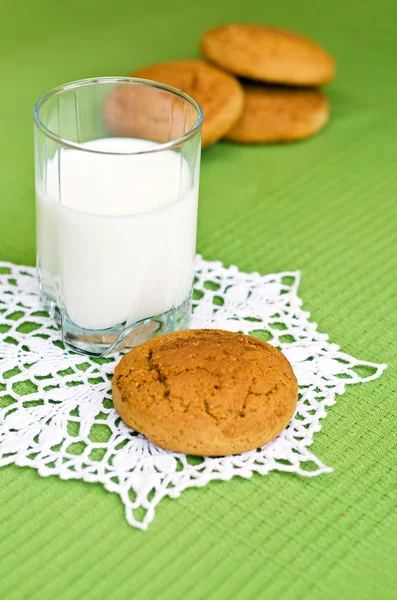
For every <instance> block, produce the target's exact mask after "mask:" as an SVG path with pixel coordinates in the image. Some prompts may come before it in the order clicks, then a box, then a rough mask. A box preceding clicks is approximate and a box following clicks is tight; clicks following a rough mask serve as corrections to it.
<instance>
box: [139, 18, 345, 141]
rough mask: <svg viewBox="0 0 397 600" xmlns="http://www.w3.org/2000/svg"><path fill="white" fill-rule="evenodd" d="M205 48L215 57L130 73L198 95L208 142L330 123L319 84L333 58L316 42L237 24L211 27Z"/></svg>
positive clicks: (286, 133)
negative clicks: (205, 60)
mask: <svg viewBox="0 0 397 600" xmlns="http://www.w3.org/2000/svg"><path fill="white" fill-rule="evenodd" d="M200 46H201V52H202V54H203V56H204V57H205V58H206V59H207V60H208V61H210V63H208V62H204V61H201V60H183V61H171V62H166V63H161V64H158V65H153V66H150V67H146V68H142V69H139V70H138V71H134V72H133V73H131V74H130V75H131V76H133V77H142V78H145V79H153V80H156V81H159V82H160V83H166V84H169V85H173V86H174V87H177V88H179V89H181V90H182V91H184V92H186V93H187V94H189V95H191V96H192V97H193V98H195V100H197V102H198V103H199V104H200V105H201V107H202V109H203V112H204V125H203V147H205V146H209V145H210V144H213V143H214V142H216V141H217V140H219V139H221V138H226V139H228V140H232V141H234V142H241V143H269V142H289V141H294V140H299V139H303V138H306V137H309V136H311V135H313V134H315V133H316V132H317V131H319V130H320V129H321V128H322V127H324V125H325V124H326V123H327V121H328V119H329V103H328V99H327V97H326V95H325V94H324V92H322V91H321V90H319V89H318V86H321V85H324V84H326V83H329V82H330V81H332V79H333V76H334V72H335V61H334V59H333V58H332V57H331V56H330V55H329V54H328V53H327V52H326V51H325V50H324V49H323V48H322V47H321V46H319V45H318V44H317V43H315V42H313V41H312V40H310V39H308V38H306V37H304V36H302V35H299V34H296V33H293V32H291V31H287V30H285V29H278V28H275V27H267V26H261V25H238V24H232V25H223V26H221V27H216V28H215V29H212V30H210V31H207V32H206V33H205V34H204V35H203V36H202V38H201V44H200ZM238 78H244V79H240V80H239V79H238Z"/></svg>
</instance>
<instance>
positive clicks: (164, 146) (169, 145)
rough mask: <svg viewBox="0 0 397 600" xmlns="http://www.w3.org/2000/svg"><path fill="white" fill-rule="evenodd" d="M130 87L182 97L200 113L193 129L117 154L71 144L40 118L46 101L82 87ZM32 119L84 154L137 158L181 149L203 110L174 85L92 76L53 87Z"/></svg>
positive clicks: (39, 102)
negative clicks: (178, 135)
mask: <svg viewBox="0 0 397 600" xmlns="http://www.w3.org/2000/svg"><path fill="white" fill-rule="evenodd" d="M106 83H107V84H117V83H119V84H131V85H143V86H146V87H152V88H156V89H159V90H163V91H166V92H169V93H171V94H174V95H176V96H179V97H180V98H182V99H183V100H185V101H186V102H188V103H189V104H191V105H192V106H193V107H194V108H195V109H196V111H197V120H196V122H195V124H194V125H193V127H191V128H190V129H189V131H187V132H186V133H185V134H184V135H182V136H180V137H178V138H176V139H175V140H171V141H169V142H164V143H159V144H158V145H157V146H156V148H147V149H142V150H135V151H132V152H114V151H111V150H99V149H96V148H89V147H87V146H84V145H83V144H84V143H86V142H83V143H78V142H72V141H71V140H67V139H66V138H63V137H61V136H59V135H57V134H56V133H54V132H52V131H51V130H50V129H48V127H46V125H44V123H43V121H42V120H41V118H40V114H39V113H40V109H41V107H42V106H43V105H44V104H45V103H46V102H47V100H49V99H51V98H53V97H54V96H59V95H60V94H62V93H63V92H66V91H69V90H73V89H75V88H79V87H86V86H91V85H92V86H94V85H102V84H106ZM33 119H34V122H35V125H36V126H37V127H38V128H39V129H40V131H42V133H44V135H46V136H47V137H49V138H50V139H52V140H54V141H55V142H57V143H59V144H61V145H62V146H65V147H66V148H73V149H74V150H80V151H82V152H92V153H94V154H114V155H119V156H123V155H124V156H128V155H135V154H136V155H137V154H154V153H156V152H161V151H163V150H172V149H173V148H176V147H178V146H181V145H182V144H184V143H185V142H186V141H187V140H189V139H191V138H192V137H193V136H194V135H195V134H196V133H197V132H198V131H199V130H200V128H201V126H202V124H203V120H204V115H203V110H202V108H201V106H200V104H199V103H198V102H196V100H194V98H192V97H191V96H189V94H186V93H185V92H182V91H181V90H179V89H178V88H175V87H173V86H171V85H167V84H165V83H159V82H157V81H152V80H151V79H141V78H139V77H89V78H87V79H79V80H76V81H71V82H70V83H65V84H62V85H59V86H57V87H55V88H52V89H51V90H49V91H48V92H46V93H45V94H43V95H42V96H41V97H40V98H39V99H38V100H37V102H36V104H35V105H34V109H33Z"/></svg>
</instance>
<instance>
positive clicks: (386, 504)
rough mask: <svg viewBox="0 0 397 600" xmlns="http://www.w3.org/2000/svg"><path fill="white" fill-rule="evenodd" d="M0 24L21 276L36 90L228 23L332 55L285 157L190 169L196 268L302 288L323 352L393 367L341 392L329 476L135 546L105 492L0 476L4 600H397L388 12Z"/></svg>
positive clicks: (7, 10) (37, 18)
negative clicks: (302, 130) (336, 347)
mask: <svg viewBox="0 0 397 600" xmlns="http://www.w3.org/2000/svg"><path fill="white" fill-rule="evenodd" d="M3 4H4V6H2V25H3V27H2V35H1V38H0V45H1V52H0V63H1V73H2V93H1V96H0V107H1V114H2V139H3V140H4V141H3V143H2V146H1V151H0V172H1V178H0V260H7V261H12V262H14V263H21V264H34V261H35V249H34V201H33V195H34V186H33V139H32V116H31V110H32V106H33V104H34V102H35V101H36V100H37V98H38V97H39V96H40V95H41V94H42V93H44V92H45V91H47V90H48V89H50V88H52V87H54V86H56V85H58V84H61V83H64V82H67V81H72V80H75V79H81V78H84V77H90V76H96V75H119V74H124V73H128V72H130V71H132V70H134V69H136V68H138V67H141V66H143V65H146V64H150V63H153V62H156V61H159V60H165V59H170V60H171V59H177V58H180V59H182V58H189V57H195V56H197V55H198V38H199V36H200V35H201V33H202V31H203V30H205V29H206V28H208V27H211V26H213V25H216V24H218V23H223V22H226V21H247V22H249V21H253V22H264V23H271V24H275V25H280V26H284V27H291V28H293V29H295V30H297V31H299V32H302V33H305V34H307V35H309V36H312V37H313V38H314V39H316V40H317V41H319V42H320V43H322V44H324V46H325V47H326V48H327V49H328V50H329V51H330V52H331V53H333V54H334V55H335V56H336V59H337V64H338V72H337V76H336V80H335V82H334V83H333V84H331V85H330V86H329V87H327V93H328V94H329V97H330V101H331V108H332V115H331V122H330V124H329V125H328V126H327V128H326V129H325V130H324V131H323V132H322V133H321V134H319V135H318V136H317V137H315V138H313V139H311V140H308V141H306V142H302V143H296V144H293V145H292V144H291V145H288V146H283V145H277V146H263V147H248V146H247V147H242V146H238V145H234V144H231V143H219V144H217V145H216V146H213V147H211V148H208V149H207V150H206V151H204V153H203V158H202V171H201V174H202V176H201V192H200V215H199V232H198V251H199V252H200V253H201V254H202V255H203V256H204V257H205V258H206V259H207V260H221V261H223V262H224V263H225V264H226V265H230V264H236V265H238V267H239V269H241V270H242V271H246V272H250V271H259V272H260V273H268V272H281V271H295V270H298V269H300V270H301V271H302V284H301V288H300V295H301V297H303V298H304V299H305V302H304V306H303V308H304V309H305V310H310V312H311V313H312V314H313V315H315V318H316V321H317V322H318V323H319V328H320V331H327V332H328V333H329V334H330V338H331V341H337V342H338V343H341V344H342V345H343V349H344V350H345V351H346V352H347V353H349V354H352V355H354V356H356V357H359V358H369V359H370V360H373V361H375V362H378V363H388V365H389V366H388V368H387V369H386V371H385V373H384V374H383V375H382V377H381V379H379V380H376V381H373V382H371V383H368V384H366V385H363V386H351V387H349V389H348V390H347V391H346V394H345V395H344V396H343V398H341V399H340V401H339V402H338V403H337V404H336V405H335V406H333V407H331V408H330V410H329V416H328V418H327V419H326V421H325V422H324V426H323V429H322V431H321V433H320V434H319V435H318V436H317V437H316V438H315V442H314V444H313V446H312V447H311V449H312V450H313V452H314V453H315V454H316V455H317V456H318V457H320V459H322V460H323V461H324V462H326V463H327V464H330V465H332V466H333V468H334V472H333V473H331V474H327V475H323V476H322V477H316V478H312V479H302V478H299V477H296V476H294V475H292V474H289V473H271V474H270V475H269V476H268V477H266V478H263V477H260V476H254V477H253V478H252V479H251V480H248V481H246V480H243V479H240V478H235V479H234V480H232V481H230V482H229V483H228V484H227V485H224V484H223V483H222V482H212V483H211V484H210V485H208V486H206V487H205V488H203V489H197V490H187V491H186V492H185V493H184V494H183V495H182V496H181V498H180V499H179V500H178V501H177V502H175V501H172V500H167V499H166V500H164V502H163V503H162V504H161V505H160V506H159V508H158V511H157V517H156V520H155V521H154V522H153V524H152V526H151V528H150V530H149V531H147V532H140V531H137V530H133V529H131V528H130V527H128V525H127V524H126V523H125V520H124V515H123V509H122V506H121V504H120V503H119V501H118V499H117V497H116V496H115V495H112V494H108V493H106V492H105V491H104V490H103V488H102V487H101V486H99V485H87V484H85V483H83V482H77V481H68V482H64V481H60V480H58V479H57V478H55V477H50V478H48V480H45V479H43V478H40V477H39V476H38V475H37V473H35V472H34V471H33V470H31V469H24V468H18V467H15V466H7V467H4V468H2V469H0V498H1V502H0V530H1V542H0V544H1V550H2V552H1V556H2V565H1V597H2V598H4V599H6V600H20V599H21V598H29V599H30V600H37V599H43V598H44V599H47V598H48V599H53V598H58V599H61V600H66V599H68V600H69V599H75V598H76V599H77V598H79V599H80V598H84V600H91V599H97V598H106V597H108V598H111V599H112V600H113V599H115V600H118V599H124V598H126V597H133V598H134V600H141V599H144V600H146V599H152V598H156V600H163V599H164V600H165V599H167V600H168V599H169V598H172V599H173V600H186V599H188V600H190V599H193V600H195V599H197V600H198V599H204V598H205V599H209V600H226V599H231V598H233V599H236V598H237V599H238V600H240V599H241V600H251V599H256V598H262V597H266V598H269V599H273V598H274V599H282V600H285V599H288V600H289V599H292V600H295V599H298V598H304V599H305V600H308V599H309V600H311V599H317V598H322V599H332V598H335V599H336V598H338V599H340V598H342V599H345V598H348V599H350V598H360V599H372V598H382V600H383V599H388V598H393V597H394V595H395V587H396V584H397V580H396V572H397V571H396V567H397V564H396V563H397V553H396V539H397V518H396V512H395V505H396V476H397V467H396V460H395V456H396V450H397V441H396V439H397V438H396V434H395V431H396V422H397V418H396V400H397V370H396V369H397V343H396V326H397V314H396V312H397V311H396V296H397V283H396V282H397V279H396V272H397V234H396V219H397V203H396V197H397V176H396V166H395V165H396V139H397V119H396V105H397V87H396V83H395V50H396V21H397V7H396V3H395V2H394V1H392V0H379V1H377V2H375V0H371V1H370V0H365V1H363V0H350V1H349V2H346V1H345V0H335V1H334V2H332V3H325V2H322V1H321V0H305V1H304V2H293V1H291V0H279V1H278V2H274V3H263V2H260V1H259V0H246V1H244V2H237V0H230V1H229V2H227V3H226V2H222V1H221V0H203V1H202V2H199V3H196V4H192V3H186V2H183V1H182V0H175V1H174V2H172V3H164V2H160V1H159V0H153V1H152V2H151V3H150V5H149V4H147V3H137V2H133V1H131V0H128V1H127V0H114V2H112V3H110V2H105V1H104V0H95V1H94V0H83V1H79V0H69V1H68V2H60V1H54V0H51V1H50V0H38V1H37V2H36V3H34V4H32V3H30V2H28V1H27V0H21V1H20V2H5V3H3Z"/></svg>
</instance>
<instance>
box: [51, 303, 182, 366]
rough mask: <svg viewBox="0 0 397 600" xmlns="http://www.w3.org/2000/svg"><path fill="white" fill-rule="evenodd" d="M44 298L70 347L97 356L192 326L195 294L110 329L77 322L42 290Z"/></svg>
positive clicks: (75, 350) (125, 348) (67, 346)
mask: <svg viewBox="0 0 397 600" xmlns="http://www.w3.org/2000/svg"><path fill="white" fill-rule="evenodd" d="M41 296H42V302H43V304H44V306H45V308H46V310H47V312H48V313H49V314H50V315H51V316H52V317H53V318H54V319H55V321H56V323H57V325H58V327H59V328H60V330H61V331H62V340H63V343H64V345H65V347H66V348H68V349H69V350H72V351H73V352H77V353H79V354H85V355H89V356H95V357H97V358H100V357H105V356H107V355H109V354H110V353H111V352H120V351H121V350H128V349H130V348H132V347H133V346H137V345H138V344H142V343H143V342H146V341H147V340H150V339H151V338H153V337H156V336H158V335H164V334H166V333H171V332H172V331H181V330H183V329H188V327H189V323H190V315H191V311H192V300H191V294H189V296H188V297H187V298H186V299H185V300H184V301H183V302H182V304H180V305H179V306H177V307H175V308H172V309H171V310H169V311H167V312H165V313H163V314H162V315H157V316H154V317H148V318H147V319H143V320H142V321H138V322H137V323H134V324H133V325H130V326H128V327H127V326H125V325H119V326H117V327H112V328H110V329H102V330H97V331H93V330H91V329H83V328H82V327H78V326H77V325H75V324H74V323H73V322H72V321H71V320H70V319H69V317H68V316H67V314H66V313H63V312H62V311H60V310H59V308H58V306H57V305H56V303H55V302H54V301H53V300H52V299H51V298H49V297H48V296H46V294H44V293H43V292H42V294H41Z"/></svg>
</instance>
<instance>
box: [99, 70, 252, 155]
mask: <svg viewBox="0 0 397 600" xmlns="http://www.w3.org/2000/svg"><path fill="white" fill-rule="evenodd" d="M130 76H131V77H140V78H142V79H152V80H154V81H157V82H159V83H165V84H167V85H171V86H173V87H176V88H178V89H180V90H182V91H183V92H185V93H186V94H189V95H190V96H192V97H193V98H194V99H195V100H196V101H197V102H198V103H199V104H200V106H201V108H202V110H203V113H204V124H203V130H202V135H203V137H202V145H203V147H205V146H209V145H210V144H213V143H214V142H216V141H217V140H219V139H220V138H222V137H223V136H224V135H225V134H226V133H227V132H228V130H229V129H230V128H231V127H232V126H233V125H234V124H235V122H236V121H237V119H238V118H239V117H240V115H241V113H242V111H243V105H244V92H243V89H242V86H241V85H240V83H239V82H238V81H237V79H236V78H235V77H233V76H232V75H230V74H229V73H225V72H224V71H222V70H221V69H218V68H217V67H214V66H213V65H208V64H207V63H205V62H203V61H201V60H177V61H171V62H165V63H160V64H157V65H153V66H150V67H144V68H142V69H139V70H138V71H135V72H134V73H131V74H130ZM134 93H135V94H137V91H135V92H134V91H133V90H131V89H130V90H127V91H125V90H123V89H120V91H119V92H118V95H117V94H116V93H115V94H113V98H111V99H110V101H109V102H110V104H109V105H108V109H107V113H106V114H107V116H106V115H105V119H106V120H107V122H108V123H113V124H115V125H116V126H117V125H118V129H119V133H122V134H123V135H131V136H134V135H136V129H137V123H136V117H135V115H136V112H137V111H132V110H129V109H128V98H127V96H128V94H134ZM140 93H141V94H142V92H140ZM146 95H147V93H146ZM169 102H170V100H169V95H167V97H165V96H164V102H158V101H157V102H156V106H157V114H156V115H155V119H156V120H157V121H158V122H160V123H162V122H166V123H167V126H168V124H169V119H170V117H169V112H170V111H169ZM141 105H142V106H143V107H144V106H145V105H147V98H143V99H142V101H141ZM155 108H156V107H155ZM146 112H147V109H146ZM175 112H176V115H175ZM183 118H184V113H183V107H182V105H181V106H180V107H178V106H176V111H174V115H173V119H174V120H175V127H174V129H175V130H176V132H177V133H178V132H179V133H180V132H181V131H182V133H183ZM165 119H166V121H164V120H165ZM146 121H147V122H148V123H149V125H148V123H146V127H148V126H150V130H148V131H149V133H148V135H150V132H151V130H152V129H154V127H152V125H150V123H153V118H150V119H149V120H148V119H147V120H146ZM144 127H145V123H144V124H143V125H142V124H141V125H139V124H138V128H139V131H138V133H139V134H140V136H141V137H144V135H142V134H141V131H143V134H144V133H145V131H144ZM156 127H158V124H157V125H156ZM173 137H176V136H173ZM149 139H153V136H152V137H151V138H149Z"/></svg>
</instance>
